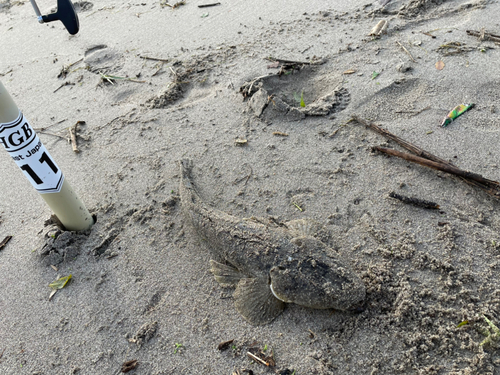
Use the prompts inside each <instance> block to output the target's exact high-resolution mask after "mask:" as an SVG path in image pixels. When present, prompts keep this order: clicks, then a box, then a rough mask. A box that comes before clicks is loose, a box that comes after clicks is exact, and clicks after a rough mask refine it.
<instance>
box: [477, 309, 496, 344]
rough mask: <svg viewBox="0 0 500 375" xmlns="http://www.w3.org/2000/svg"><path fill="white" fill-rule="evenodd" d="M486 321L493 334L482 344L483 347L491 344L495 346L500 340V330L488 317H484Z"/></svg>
mask: <svg viewBox="0 0 500 375" xmlns="http://www.w3.org/2000/svg"><path fill="white" fill-rule="evenodd" d="M483 318H484V320H486V323H488V325H489V326H490V327H491V329H492V331H493V333H490V334H489V335H488V337H486V338H485V339H484V340H483V342H482V343H481V344H480V345H481V346H484V345H487V344H490V345H494V344H495V343H496V342H497V341H498V340H500V329H498V327H497V326H496V325H494V324H493V323H492V322H491V321H490V320H489V319H488V318H487V317H486V316H484V315H483Z"/></svg>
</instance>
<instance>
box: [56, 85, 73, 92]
mask: <svg viewBox="0 0 500 375" xmlns="http://www.w3.org/2000/svg"><path fill="white" fill-rule="evenodd" d="M74 85H75V84H74V83H73V82H64V83H63V84H62V85H61V86H59V87H58V88H57V89H55V90H54V93H56V92H58V91H59V90H60V89H62V88H63V87H64V86H74Z"/></svg>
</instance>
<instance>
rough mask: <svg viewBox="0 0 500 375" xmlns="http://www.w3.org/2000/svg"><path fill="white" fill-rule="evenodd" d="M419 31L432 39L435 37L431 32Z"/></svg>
mask: <svg viewBox="0 0 500 375" xmlns="http://www.w3.org/2000/svg"><path fill="white" fill-rule="evenodd" d="M421 33H422V34H424V35H427V36H430V37H431V38H432V39H436V36H435V35H432V34H431V33H427V32H425V31H421Z"/></svg>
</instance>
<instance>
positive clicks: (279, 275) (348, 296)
mask: <svg viewBox="0 0 500 375" xmlns="http://www.w3.org/2000/svg"><path fill="white" fill-rule="evenodd" d="M291 242H292V243H293V244H294V245H296V246H297V248H298V251H297V252H296V253H295V254H293V255H290V256H289V257H287V258H286V259H284V260H283V261H282V262H280V263H279V264H277V265H275V266H274V267H272V268H271V270H270V287H271V291H272V292H273V294H274V296H275V297H276V298H278V299H279V300H281V301H284V302H288V303H296V304H298V305H302V306H306V307H310V308H315V309H330V308H333V309H337V310H352V309H356V308H357V307H359V306H360V304H361V303H362V302H363V300H364V299H365V295H366V290H365V286H364V284H363V282H362V281H361V279H360V278H359V276H358V275H357V274H356V273H355V272H354V271H353V270H352V269H351V268H350V267H349V265H348V264H347V263H346V262H345V261H343V260H342V259H341V258H340V256H339V255H337V254H336V253H335V252H334V251H333V250H331V249H328V248H327V247H326V245H325V244H323V243H322V242H321V241H319V240H317V239H315V238H313V237H301V238H294V239H293V240H292V241H291Z"/></svg>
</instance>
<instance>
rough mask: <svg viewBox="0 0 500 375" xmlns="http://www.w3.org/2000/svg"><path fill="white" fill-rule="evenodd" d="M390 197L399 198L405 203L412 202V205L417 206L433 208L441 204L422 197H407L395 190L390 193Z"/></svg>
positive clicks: (435, 208) (437, 207)
mask: <svg viewBox="0 0 500 375" xmlns="http://www.w3.org/2000/svg"><path fill="white" fill-rule="evenodd" d="M389 197H391V198H394V199H397V200H399V201H401V202H403V203H406V204H411V205H413V206H416V207H422V208H428V209H432V210H437V209H439V204H437V203H434V202H430V201H426V200H423V199H420V198H415V197H405V196H404V195H399V194H397V193H395V192H391V193H389Z"/></svg>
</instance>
